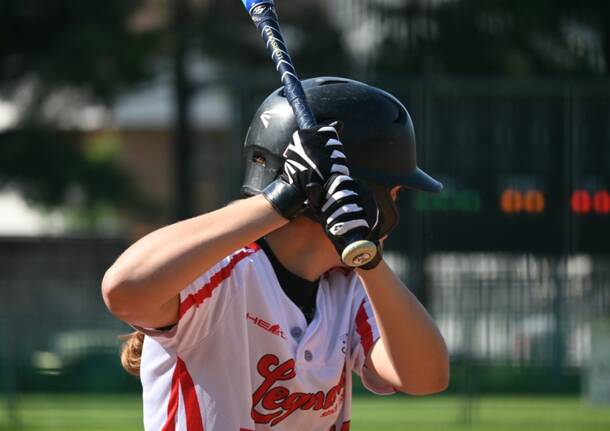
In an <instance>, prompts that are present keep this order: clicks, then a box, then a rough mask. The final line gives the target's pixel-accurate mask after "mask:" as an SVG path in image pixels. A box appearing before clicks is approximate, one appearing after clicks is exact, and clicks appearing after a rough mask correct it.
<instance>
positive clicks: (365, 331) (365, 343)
mask: <svg viewBox="0 0 610 431" xmlns="http://www.w3.org/2000/svg"><path fill="white" fill-rule="evenodd" d="M365 302H366V299H363V300H362V302H361V303H360V307H359V308H358V313H357V314H356V331H357V332H358V335H359V336H360V344H362V348H363V349H364V356H365V357H366V356H368V354H369V351H370V350H371V348H372V347H373V329H372V328H371V325H370V324H369V322H368V320H369V316H368V314H367V312H366V309H365V308H364V304H365Z"/></svg>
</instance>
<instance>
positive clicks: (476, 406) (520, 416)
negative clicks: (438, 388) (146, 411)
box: [0, 394, 610, 431]
mask: <svg viewBox="0 0 610 431" xmlns="http://www.w3.org/2000/svg"><path fill="white" fill-rule="evenodd" d="M0 402H1V403H2V404H0V430H8V429H11V428H9V417H8V415H7V409H6V408H5V406H6V401H5V400H4V399H1V398H0ZM17 416H18V418H19V421H20V423H21V427H19V428H17V429H19V430H20V431H50V430H55V431H57V430H62V431H110V430H112V431H136V430H142V426H141V423H142V418H141V403H140V399H139V397H138V396H136V395H108V396H105V395H95V396H91V395H51V394H49V395H27V396H22V397H20V398H19V399H18V400H17ZM385 430H414V431H445V430H447V431H458V430H469V431H504V430H506V431H509V430H510V431H607V430H610V406H608V407H591V406H589V405H587V404H586V403H585V402H583V401H581V399H580V398H577V397H525V396H484V397H475V398H474V399H472V400H470V401H469V400H468V399H467V398H463V397H458V396H436V397H424V398H408V397H403V396H393V397H389V398H382V397H358V398H356V399H355V400H354V406H353V415H352V431H385Z"/></svg>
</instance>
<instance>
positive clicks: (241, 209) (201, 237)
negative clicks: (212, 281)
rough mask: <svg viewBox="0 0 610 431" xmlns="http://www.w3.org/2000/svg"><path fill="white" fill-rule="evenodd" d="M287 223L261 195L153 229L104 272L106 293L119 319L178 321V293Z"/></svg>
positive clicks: (151, 323)
mask: <svg viewBox="0 0 610 431" xmlns="http://www.w3.org/2000/svg"><path fill="white" fill-rule="evenodd" d="M286 223H288V220H287V219H286V218H284V217H282V216H281V215H280V214H279V213H278V212H277V211H275V210H274V208H273V207H272V206H271V204H270V203H269V202H268V201H267V200H266V199H265V198H264V197H263V196H262V195H259V196H255V197H252V198H248V199H244V200H240V201H237V202H235V203H233V204H231V205H229V206H226V207H224V208H221V209H219V210H217V211H213V212H210V213H207V214H204V215H200V216H198V217H194V218H191V219H188V220H184V221H180V222H178V223H175V224H172V225H169V226H166V227H163V228H161V229H159V230H157V231H154V232H152V233H150V234H148V235H146V236H145V237H143V238H142V239H140V240H139V241H137V242H136V243H134V244H133V245H132V246H131V247H129V248H128V249H127V250H126V251H125V252H124V253H123V254H122V255H121V256H119V258H118V259H117V260H116V262H115V263H114V264H113V265H112V266H111V267H110V268H109V269H108V271H107V272H106V274H105V276H104V279H103V282H102V294H103V297H104V301H105V302H106V305H107V306H108V308H109V309H110V311H111V312H112V313H113V314H115V315H116V316H117V317H118V318H119V319H121V320H124V321H126V322H128V323H131V324H133V325H138V326H142V327H147V328H154V327H163V326H168V325H171V324H173V323H175V322H177V320H178V307H179V293H180V291H181V290H182V289H184V287H185V286H187V285H189V284H190V283H191V282H192V281H193V280H195V279H196V278H197V277H198V276H200V275H201V274H202V273H204V272H206V271H207V270H208V269H210V268H211V267H212V266H213V265H214V264H216V263H218V262H219V261H220V260H222V259H223V258H224V257H226V256H228V255H229V254H231V253H232V252H234V251H235V250H238V249H239V248H241V247H243V246H244V245H247V244H249V243H251V242H253V241H255V240H257V239H258V238H260V237H262V236H264V235H266V234H267V233H269V232H271V231H273V230H275V229H277V228H279V227H281V226H282V225H284V224H286Z"/></svg>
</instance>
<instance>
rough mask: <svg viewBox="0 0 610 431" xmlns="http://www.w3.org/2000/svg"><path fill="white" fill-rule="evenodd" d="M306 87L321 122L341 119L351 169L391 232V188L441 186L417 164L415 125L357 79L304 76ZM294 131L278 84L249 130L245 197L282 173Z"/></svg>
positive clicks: (393, 218) (384, 228)
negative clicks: (371, 197)
mask: <svg viewBox="0 0 610 431" xmlns="http://www.w3.org/2000/svg"><path fill="white" fill-rule="evenodd" d="M303 88H304V89H305V95H306V97H307V100H308V102H309V104H310V106H311V109H312V111H313V113H314V115H315V116H316V119H317V120H318V122H319V123H320V122H323V121H328V120H339V121H341V122H343V124H344V129H343V133H341V141H342V142H343V146H344V150H345V153H346V155H347V158H348V160H349V163H350V171H351V173H352V176H353V177H354V178H356V179H358V180H361V181H362V182H363V183H364V184H365V185H366V186H367V187H368V188H369V189H371V191H372V192H373V193H374V195H375V199H376V201H377V204H378V205H379V209H380V212H381V220H382V228H381V231H382V233H384V234H387V233H389V232H390V231H391V230H392V228H394V227H395V226H396V225H397V224H398V210H397V208H396V205H395V204H394V201H393V199H392V197H391V195H390V190H391V188H393V187H395V186H402V187H406V188H410V189H414V190H420V191H426V192H440V191H441V190H442V184H441V183H439V182H438V181H436V180H435V179H434V178H432V177H431V176H429V175H428V174H426V173H425V172H424V171H423V170H421V169H419V168H418V167H417V163H416V150H415V133H414V130H413V123H412V121H411V117H410V116H409V113H408V112H407V110H406V109H405V107H404V106H403V105H402V104H401V103H400V102H399V101H398V100H397V99H396V98H395V97H394V96H392V95H390V94H389V93H387V92H385V91H383V90H380V89H378V88H375V87H371V86H369V85H366V84H363V83H361V82H358V81H353V80H349V79H344V78H334V77H325V78H313V79H308V80H305V81H303ZM296 130H297V124H296V121H295V119H294V115H293V113H292V110H291V108H290V106H289V105H288V102H287V100H286V98H285V97H284V94H283V90H282V89H281V88H280V89H278V90H276V91H274V92H273V93H272V94H271V95H270V96H269V97H267V99H266V100H265V101H264V102H263V103H262V105H261V106H260V107H259V109H258V111H257V112H256V114H255V117H254V120H253V121H252V123H251V125H250V128H249V129H248V134H247V136H246V142H245V145H244V155H245V158H246V160H245V161H246V172H245V179H244V183H243V185H242V189H241V191H242V194H243V195H244V196H252V195H255V194H259V193H260V192H261V191H262V190H263V189H264V188H265V187H266V186H267V185H268V184H270V183H271V182H272V181H273V180H275V179H276V178H277V177H278V175H279V174H280V172H281V170H282V168H283V164H284V159H283V157H282V153H283V152H284V149H285V147H286V146H287V145H288V143H289V142H290V140H291V138H292V134H293V133H294V132H295V131H296ZM382 236H383V235H382Z"/></svg>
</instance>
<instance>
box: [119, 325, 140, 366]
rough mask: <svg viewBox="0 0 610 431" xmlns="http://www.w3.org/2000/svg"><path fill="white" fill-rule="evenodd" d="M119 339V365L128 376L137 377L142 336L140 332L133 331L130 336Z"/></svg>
mask: <svg viewBox="0 0 610 431" xmlns="http://www.w3.org/2000/svg"><path fill="white" fill-rule="evenodd" d="M120 338H121V340H123V346H122V348H121V365H122V366H123V368H124V369H125V371H127V372H128V373H129V374H132V375H134V376H139V375H140V362H141V360H142V346H143V345H144V334H143V333H142V332H140V331H135V332H132V333H131V334H127V335H122V336H121V337H120Z"/></svg>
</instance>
